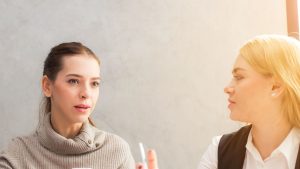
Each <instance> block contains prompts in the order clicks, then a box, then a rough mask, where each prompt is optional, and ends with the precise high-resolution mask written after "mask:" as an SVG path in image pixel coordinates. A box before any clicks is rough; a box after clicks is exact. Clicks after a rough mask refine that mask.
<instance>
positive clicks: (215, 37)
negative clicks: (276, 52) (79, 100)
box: [0, 0, 287, 169]
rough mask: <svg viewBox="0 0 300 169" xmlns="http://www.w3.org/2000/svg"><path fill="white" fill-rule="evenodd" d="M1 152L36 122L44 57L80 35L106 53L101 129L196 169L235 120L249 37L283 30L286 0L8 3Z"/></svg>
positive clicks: (174, 168) (0, 30)
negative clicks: (238, 66) (231, 97)
mask: <svg viewBox="0 0 300 169" xmlns="http://www.w3.org/2000/svg"><path fill="white" fill-rule="evenodd" d="M0 13H1V15H0V34H1V38H0V58H1V60H0V93H1V96H0V113H1V118H0V135H1V139H0V149H2V148H3V147H4V146H5V145H6V144H7V143H8V142H9V141H10V139H11V138H13V137H15V136H18V135H26V134H28V133H29V132H31V131H33V130H34V129H35V127H36V124H37V119H38V107H39V102H40V99H41V98H42V94H41V89H40V79H41V74H42V65H43V61H44V59H45V57H46V55H47V54H48V52H49V50H50V48H51V47H53V46H54V45H56V44H58V43H61V42H63V41H81V42H83V43H84V44H86V45H87V46H89V47H90V48H91V49H92V50H94V52H95V53H96V54H97V55H98V56H99V57H100V58H101V60H102V72H101V73H102V74H101V75H102V77H103V81H102V82H103V83H102V86H101V93H100V100H99V104H98V106H97V108H96V111H95V112H94V114H93V118H94V120H95V122H96V124H97V126H98V127H99V128H101V129H103V130H106V131H110V132H114V133H116V134H118V135H120V136H121V137H123V138H124V139H125V140H127V141H128V142H129V144H130V146H131V148H132V152H133V155H134V157H135V159H136V160H137V161H138V160H140V155H139V151H138V142H139V141H142V142H143V143H144V144H145V145H146V146H147V147H152V148H155V149H156V150H157V152H158V157H159V163H160V168H161V169H182V168H185V169H195V168H196V166H197V163H198V161H199V159H200V157H201V155H202V153H203V152H204V151H205V149H206V147H207V145H208V144H209V143H210V141H211V138H212V137H213V136H214V135H219V134H222V133H225V132H230V131H232V130H234V129H236V128H237V127H239V126H240V124H238V123H236V122H232V121H230V120H229V118H228V110H227V108H226V107H227V101H226V100H227V97H226V95H225V94H224V93H223V87H224V86H225V85H226V84H227V83H228V82H229V80H230V78H231V74H230V72H231V66H232V64H233V62H234V59H235V57H236V55H237V52H238V49H239V47H240V46H241V45H242V44H243V42H244V41H246V40H247V39H249V38H251V37H252V36H255V35H258V34H265V33H268V34H269V33H279V34H286V32H287V30H286V11H285V1H284V0H278V1H273V0H265V1H260V0H243V1H240V0H230V1H228V0H214V1H207V0H185V1H183V0H163V1H161V0H151V1H138V0H127V1H121V0H109V1H103V0H89V1H84V0H73V1H67V0H64V1H62V0H51V1H50V0H44V1H39V0H31V1H30V2H29V1H25V0H15V1H10V0H1V1H0Z"/></svg>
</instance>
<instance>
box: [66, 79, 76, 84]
mask: <svg viewBox="0 0 300 169" xmlns="http://www.w3.org/2000/svg"><path fill="white" fill-rule="evenodd" d="M68 83H69V84H78V83H79V81H78V80H76V79H70V80H68Z"/></svg>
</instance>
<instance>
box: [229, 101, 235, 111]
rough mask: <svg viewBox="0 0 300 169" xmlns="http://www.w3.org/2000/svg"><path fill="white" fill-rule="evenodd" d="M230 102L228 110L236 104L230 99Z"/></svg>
mask: <svg viewBox="0 0 300 169" xmlns="http://www.w3.org/2000/svg"><path fill="white" fill-rule="evenodd" d="M228 102H229V104H228V108H229V109H230V108H231V107H232V106H233V105H234V104H235V102H234V101H232V100H231V99H228Z"/></svg>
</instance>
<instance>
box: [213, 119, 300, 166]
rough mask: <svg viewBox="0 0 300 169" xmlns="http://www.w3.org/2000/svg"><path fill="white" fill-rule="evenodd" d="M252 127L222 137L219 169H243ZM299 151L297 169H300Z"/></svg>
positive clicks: (219, 151) (299, 153) (219, 150)
mask: <svg viewBox="0 0 300 169" xmlns="http://www.w3.org/2000/svg"><path fill="white" fill-rule="evenodd" d="M251 127H252V126H251V125H248V126H245V127H242V128H241V129H239V130H238V131H236V132H233V133H230V134H225V135H223V136H222V138H221V140H220V143H219V147H218V169H242V168H243V164H244V160H245V155H246V144H247V140H248V135H249V132H250V129H251ZM299 150H300V147H299ZM299 150H298V156H297V161H296V165H295V169H300V151H299Z"/></svg>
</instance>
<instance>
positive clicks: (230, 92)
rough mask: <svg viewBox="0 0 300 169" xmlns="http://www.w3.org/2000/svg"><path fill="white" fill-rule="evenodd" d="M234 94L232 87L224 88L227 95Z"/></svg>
mask: <svg viewBox="0 0 300 169" xmlns="http://www.w3.org/2000/svg"><path fill="white" fill-rule="evenodd" d="M233 92H234V89H233V87H232V86H226V87H225V88H224V93H226V94H232V93H233Z"/></svg>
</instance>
